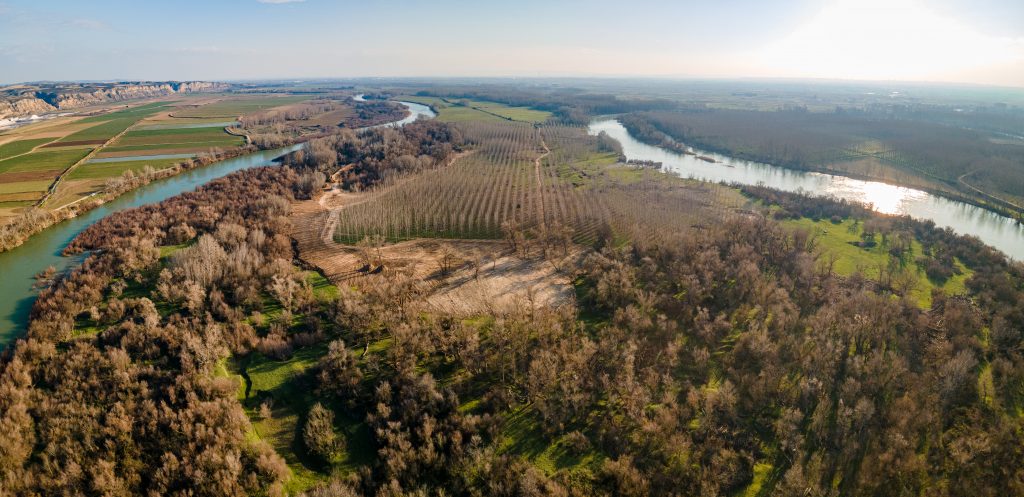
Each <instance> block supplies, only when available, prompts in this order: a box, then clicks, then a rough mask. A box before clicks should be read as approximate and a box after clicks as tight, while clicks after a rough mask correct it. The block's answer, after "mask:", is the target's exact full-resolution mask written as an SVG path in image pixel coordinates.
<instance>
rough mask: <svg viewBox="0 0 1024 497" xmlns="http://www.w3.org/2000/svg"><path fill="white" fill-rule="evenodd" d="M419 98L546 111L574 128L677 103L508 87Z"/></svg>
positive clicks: (445, 90) (441, 90)
mask: <svg viewBox="0 0 1024 497" xmlns="http://www.w3.org/2000/svg"><path fill="white" fill-rule="evenodd" d="M417 95H421V96H434V97H443V98H468V99H472V100H485V101H489V102H498V103H502V104H505V105H510V106H513V107H532V108H535V109H539V110H546V111H548V112H551V113H553V114H554V115H555V117H556V119H558V120H560V121H562V122H565V123H573V124H586V123H587V122H589V121H590V118H591V116H596V115H603V114H621V113H625V112H636V111H645V110H655V109H671V108H675V107H676V106H677V105H678V103H677V102H674V101H671V100H667V99H662V98H634V99H627V98H620V97H618V96H616V95H612V94H610V93H595V92H586V91H582V90H579V89H573V88H564V89H557V90H550V91H543V90H538V89H530V90H523V89H518V88H514V87H510V86H501V85H496V86H490V85H482V86H458V87H434V88H430V89H429V90H421V91H419V92H417Z"/></svg>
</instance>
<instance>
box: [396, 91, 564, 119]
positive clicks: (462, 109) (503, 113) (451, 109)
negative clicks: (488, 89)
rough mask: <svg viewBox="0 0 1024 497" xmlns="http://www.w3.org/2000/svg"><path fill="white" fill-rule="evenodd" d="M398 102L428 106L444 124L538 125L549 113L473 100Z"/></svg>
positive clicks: (413, 98)
mask: <svg viewBox="0 0 1024 497" xmlns="http://www.w3.org/2000/svg"><path fill="white" fill-rule="evenodd" d="M397 99H398V100H405V101H407V102H414V103H418V104H423V105H429V106H431V107H432V108H434V109H435V110H436V111H437V112H438V116H437V118H438V120H441V121H446V122H468V121H503V120H508V119H511V120H515V121H524V122H534V123H540V122H544V121H547V120H548V118H550V117H551V113H550V112H547V111H542V110H536V109H531V108H529V107H509V106H508V105H505V104H499V103H497V102H484V101H475V100H449V102H450V103H449V102H445V101H444V100H443V99H440V98H437V97H421V96H402V97H398V98H397Z"/></svg>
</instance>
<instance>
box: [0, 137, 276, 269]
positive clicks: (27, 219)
mask: <svg viewBox="0 0 1024 497" xmlns="http://www.w3.org/2000/svg"><path fill="white" fill-rule="evenodd" d="M289 145H290V144H289ZM285 146H288V145H285ZM256 151H258V150H257V149H256V148H252V147H249V146H247V147H244V148H241V149H237V150H229V151H226V152H222V153H220V154H217V155H216V156H214V157H213V158H205V157H198V158H196V159H193V160H186V161H182V162H179V163H178V164H175V165H173V166H171V167H167V168H164V169H159V170H155V171H152V172H149V173H146V172H143V173H141V174H133V175H132V176H130V177H129V178H126V177H122V178H120V180H122V181H129V182H130V183H129V184H130V185H131V186H129V187H127V188H119V189H117V190H115V191H103V190H101V191H97V192H94V193H92V194H90V195H87V196H85V197H82V198H80V199H78V200H75V201H73V202H69V203H67V204H64V205H61V206H59V207H57V208H54V209H43V208H41V207H37V208H36V209H34V210H31V211H29V212H27V213H25V214H22V215H21V216H19V217H18V218H15V219H14V220H13V221H11V222H10V223H7V224H5V225H3V226H0V253H3V252H7V251H9V250H12V249H14V248H17V247H19V246H21V245H22V244H24V243H25V242H26V241H28V239H29V238H31V237H32V236H34V235H36V234H38V233H40V232H42V231H43V230H46V229H47V228H50V227H51V226H53V225H55V224H58V223H61V222H63V221H67V220H68V219H72V218H75V217H78V216H80V215H82V214H84V213H86V212H89V211H91V210H93V209H95V208H97V207H100V206H102V205H103V204H106V203H107V202H110V201H112V200H115V199H117V198H118V197H120V196H121V195H124V194H126V193H129V192H131V191H132V190H134V189H136V188H139V187H142V186H145V185H148V184H150V183H152V182H153V181H157V180H161V179H166V178H170V177H173V176H177V175H179V174H181V173H183V172H186V171H190V170H193V169H196V168H199V167H205V166H208V165H210V164H213V163H216V162H220V161H224V160H228V159H233V158H235V157H240V156H243V155H247V154H251V153H253V152H256Z"/></svg>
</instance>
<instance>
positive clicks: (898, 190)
mask: <svg viewBox="0 0 1024 497" xmlns="http://www.w3.org/2000/svg"><path fill="white" fill-rule="evenodd" d="M826 193H827V194H829V195H833V196H836V197H841V198H855V199H857V200H858V201H860V202H864V203H866V204H870V205H871V206H872V208H873V209H874V210H876V211H878V212H881V213H882V214H907V212H906V209H905V203H906V202H907V201H910V200H917V199H921V198H924V197H926V196H927V194H926V193H925V192H922V191H919V190H913V189H910V188H904V187H901V186H893V185H887V184H885V183H877V182H874V181H858V180H854V179H850V178H841V177H836V178H835V181H834V182H833V183H832V184H831V185H829V187H828V189H827V191H826Z"/></svg>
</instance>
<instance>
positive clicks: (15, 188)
mask: <svg viewBox="0 0 1024 497" xmlns="http://www.w3.org/2000/svg"><path fill="white" fill-rule="evenodd" d="M50 183H53V181H51V180H35V181H18V182H16V183H0V194H6V193H23V192H44V191H46V189H47V188H49V187H50ZM11 200H15V199H11Z"/></svg>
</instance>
